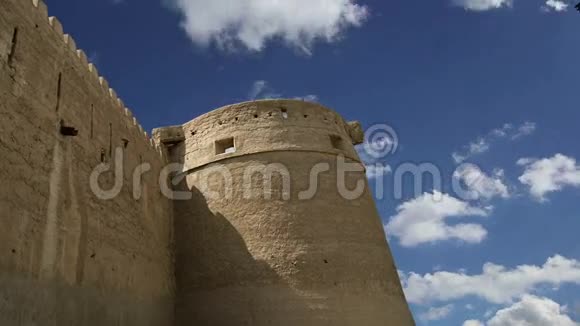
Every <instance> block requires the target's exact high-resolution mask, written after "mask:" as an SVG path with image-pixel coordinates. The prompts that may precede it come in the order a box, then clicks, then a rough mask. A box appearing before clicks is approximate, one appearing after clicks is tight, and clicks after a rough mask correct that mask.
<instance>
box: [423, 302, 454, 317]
mask: <svg viewBox="0 0 580 326" xmlns="http://www.w3.org/2000/svg"><path fill="white" fill-rule="evenodd" d="M452 311H453V305H451V304H448V305H446V306H443V307H432V308H429V310H427V311H426V312H424V313H422V314H420V315H419V318H420V319H421V320H423V321H431V320H441V319H445V318H446V317H447V316H449V314H451V312H452Z"/></svg>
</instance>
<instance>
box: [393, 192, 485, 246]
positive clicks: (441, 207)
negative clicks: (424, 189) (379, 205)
mask: <svg viewBox="0 0 580 326" xmlns="http://www.w3.org/2000/svg"><path fill="white" fill-rule="evenodd" d="M488 213H489V211H488V210H486V209H482V208H478V207H473V206H471V205H470V204H469V203H467V202H464V201H461V200H459V199H457V198H454V197H451V196H449V195H447V194H442V193H440V192H437V191H434V192H433V194H429V193H425V194H423V195H422V196H420V197H418V198H415V199H412V200H410V201H408V202H405V203H403V204H401V205H400V206H399V207H397V214H396V215H395V216H392V217H391V218H390V221H389V223H387V225H386V226H385V229H386V231H387V234H388V235H389V236H392V237H396V238H398V239H399V242H400V244H401V245H402V246H405V247H414V246H417V245H420V244H424V243H434V242H438V241H445V240H461V241H465V242H467V243H480V242H482V241H483V240H484V239H485V237H486V236H487V231H486V230H485V229H484V228H483V227H482V226H481V225H479V224H453V225H451V224H448V223H447V222H448V221H447V220H448V219H450V218H459V217H466V216H487V215H488Z"/></svg>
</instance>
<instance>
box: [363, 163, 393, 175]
mask: <svg viewBox="0 0 580 326" xmlns="http://www.w3.org/2000/svg"><path fill="white" fill-rule="evenodd" d="M365 167H366V170H367V178H368V179H376V178H382V177H384V176H385V175H387V174H389V173H391V172H393V169H392V168H391V166H390V165H386V164H381V163H374V164H365Z"/></svg>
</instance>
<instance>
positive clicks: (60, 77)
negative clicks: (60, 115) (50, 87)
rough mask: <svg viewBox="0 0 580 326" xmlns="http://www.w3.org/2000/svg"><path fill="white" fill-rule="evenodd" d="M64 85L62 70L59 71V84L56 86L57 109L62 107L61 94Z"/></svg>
mask: <svg viewBox="0 0 580 326" xmlns="http://www.w3.org/2000/svg"><path fill="white" fill-rule="evenodd" d="M61 86H62V72H59V73H58V84H57V88H56V111H58V110H59V109H60V94H61Z"/></svg>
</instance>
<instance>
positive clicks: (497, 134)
mask: <svg viewBox="0 0 580 326" xmlns="http://www.w3.org/2000/svg"><path fill="white" fill-rule="evenodd" d="M536 128H537V125H536V124H535V123H534V122H529V121H526V122H524V123H522V124H521V125H519V126H514V125H513V124H511V123H506V124H504V125H503V126H502V127H500V128H496V129H493V130H491V131H490V132H488V133H487V134H486V135H485V136H482V137H479V138H478V139H476V140H474V141H472V142H470V143H469V144H467V145H466V146H463V148H462V149H461V150H459V151H455V152H453V154H451V156H452V158H453V160H454V161H455V163H457V164H460V163H463V162H465V161H466V160H468V159H470V158H471V157H473V156H476V155H479V154H483V153H486V152H488V151H489V150H490V149H491V146H492V144H493V143H494V142H496V141H498V140H500V139H507V140H510V141H515V140H518V139H520V138H523V137H525V136H529V135H531V134H533V133H534V132H535V131H536Z"/></svg>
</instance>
